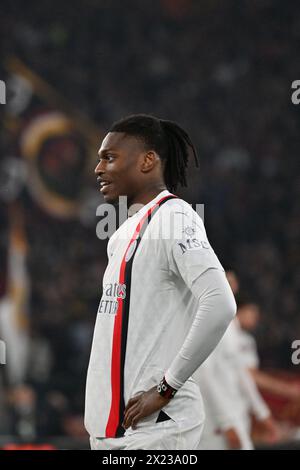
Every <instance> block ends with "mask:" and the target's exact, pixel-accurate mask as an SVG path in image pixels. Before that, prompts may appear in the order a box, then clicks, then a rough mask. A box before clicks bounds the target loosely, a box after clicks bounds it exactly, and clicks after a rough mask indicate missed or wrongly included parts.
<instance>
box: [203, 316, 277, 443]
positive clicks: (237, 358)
mask: <svg viewBox="0 0 300 470" xmlns="http://www.w3.org/2000/svg"><path fill="white" fill-rule="evenodd" d="M240 329H241V328H240V325H239V321H238V319H236V318H235V319H234V320H233V321H232V322H231V324H230V326H229V328H228V329H227V331H226V333H225V334H224V336H223V338H222V339H221V341H220V342H219V344H218V346H217V347H216V349H215V350H214V351H213V353H212V354H211V355H210V357H209V358H208V359H207V360H206V361H205V363H204V364H202V365H201V367H200V368H199V369H198V370H197V371H196V373H195V374H194V378H195V380H196V381H197V383H198V384H199V387H200V389H201V392H202V396H203V401H204V406H205V411H206V418H207V419H206V422H205V426H204V432H203V438H202V441H201V445H200V448H201V449H204V448H207V449H208V448H219V447H211V446H216V445H220V443H221V440H222V437H221V438H220V436H221V435H220V432H221V431H222V430H226V429H229V428H231V427H234V428H235V429H236V430H237V431H238V433H239V437H240V440H241V442H242V446H243V448H244V449H250V448H251V446H252V444H251V440H250V413H251V412H253V413H254V414H255V415H256V417H257V418H258V419H264V418H266V417H268V416H269V415H270V411H269V409H268V407H267V405H266V404H265V402H264V400H263V399H262V397H261V395H260V393H259V391H258V389H257V387H256V385H255V383H254V381H253V379H252V377H251V375H250V373H249V372H248V370H247V368H246V367H245V365H244V362H243V359H242V357H241V350H240V342H239V340H240Z"/></svg>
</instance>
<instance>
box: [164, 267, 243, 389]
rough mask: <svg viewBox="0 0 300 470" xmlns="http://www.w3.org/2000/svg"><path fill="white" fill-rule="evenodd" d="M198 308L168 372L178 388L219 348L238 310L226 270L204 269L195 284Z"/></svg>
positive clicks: (168, 379)
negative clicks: (217, 346)
mask: <svg viewBox="0 0 300 470" xmlns="http://www.w3.org/2000/svg"><path fill="white" fill-rule="evenodd" d="M192 291H193V294H194V295H195V296H196V297H197V298H198V299H199V307H198V311H197V313H196V316H195V319H194V321H193V323H192V326H191V328H190V331H189V333H188V335H187V337H186V339H185V341H184V344H183V346H182V348H181V350H180V351H179V353H178V354H177V356H176V357H175V358H174V361H173V362H172V364H171V366H170V367H169V369H168V371H167V372H166V374H165V377H166V380H167V382H168V384H169V385H171V386H172V387H174V388H175V389H177V390H178V389H179V388H180V387H181V386H182V385H183V384H184V383H185V382H186V380H187V379H188V378H189V377H191V375H192V374H193V373H194V372H195V370H196V369H198V367H199V366H200V365H201V364H202V363H203V362H204V361H205V359H206V358H207V357H208V356H209V355H210V353H211V352H212V351H213V349H214V348H215V347H216V345H217V344H218V342H219V341H220V339H221V338H222V336H223V334H224V333H225V331H226V328H227V327H228V325H229V323H230V322H231V320H232V319H233V317H234V315H235V313H236V303H235V300H234V297H233V294H232V291H231V289H230V286H229V284H228V282H227V280H226V276H225V273H224V272H222V271H220V270H217V269H209V270H207V271H206V272H204V273H203V274H202V275H201V276H200V277H199V278H198V279H197V280H196V281H195V283H194V284H193V286H192Z"/></svg>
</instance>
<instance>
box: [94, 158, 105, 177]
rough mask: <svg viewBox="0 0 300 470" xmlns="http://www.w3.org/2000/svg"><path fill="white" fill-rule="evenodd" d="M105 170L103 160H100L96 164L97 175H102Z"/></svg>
mask: <svg viewBox="0 0 300 470" xmlns="http://www.w3.org/2000/svg"><path fill="white" fill-rule="evenodd" d="M103 172H104V165H103V162H102V161H100V162H98V163H97V165H96V168H95V174H96V175H100V174H101V173H103Z"/></svg>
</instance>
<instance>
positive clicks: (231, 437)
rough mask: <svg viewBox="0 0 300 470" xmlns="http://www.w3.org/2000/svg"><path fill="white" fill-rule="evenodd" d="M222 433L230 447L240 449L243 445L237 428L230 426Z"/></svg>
mask: <svg viewBox="0 0 300 470" xmlns="http://www.w3.org/2000/svg"><path fill="white" fill-rule="evenodd" d="M222 434H223V436H224V437H225V439H226V442H227V444H228V447H229V449H240V448H241V447H242V443H241V441H240V438H239V435H238V433H237V431H236V429H235V428H228V429H226V430H224V431H222Z"/></svg>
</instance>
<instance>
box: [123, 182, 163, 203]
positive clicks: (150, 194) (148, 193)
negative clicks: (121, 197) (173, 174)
mask: <svg viewBox="0 0 300 470" xmlns="http://www.w3.org/2000/svg"><path fill="white" fill-rule="evenodd" d="M166 189H167V188H166V185H165V184H164V183H155V184H152V185H151V186H148V187H146V188H145V189H143V190H142V191H140V192H139V193H138V194H136V196H134V197H133V198H132V200H131V201H128V202H129V203H130V205H133V204H142V205H144V206H145V205H146V204H148V202H150V201H152V199H154V198H156V196H158V194H159V193H161V192H162V191H165V190H166Z"/></svg>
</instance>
